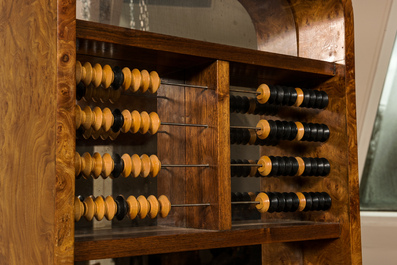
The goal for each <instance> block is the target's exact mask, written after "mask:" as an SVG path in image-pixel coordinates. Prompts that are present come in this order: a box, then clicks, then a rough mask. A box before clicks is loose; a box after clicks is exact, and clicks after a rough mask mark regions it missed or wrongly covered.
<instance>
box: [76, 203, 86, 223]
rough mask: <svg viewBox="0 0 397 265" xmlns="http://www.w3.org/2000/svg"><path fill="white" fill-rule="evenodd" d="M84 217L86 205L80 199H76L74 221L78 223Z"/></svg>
mask: <svg viewBox="0 0 397 265" xmlns="http://www.w3.org/2000/svg"><path fill="white" fill-rule="evenodd" d="M83 215H84V204H83V202H82V201H80V199H79V198H78V197H74V220H75V221H76V222H77V221H79V220H80V219H81V217H82V216H83Z"/></svg>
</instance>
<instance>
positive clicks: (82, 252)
mask: <svg viewBox="0 0 397 265" xmlns="http://www.w3.org/2000/svg"><path fill="white" fill-rule="evenodd" d="M340 230H341V228H340V225H339V223H321V222H297V221H285V220H283V221H281V222H280V221H274V222H269V223H248V224H247V223H244V224H236V225H233V227H232V230H229V231H214V230H202V229H191V228H175V227H166V226H154V227H144V228H142V227H137V228H128V229H127V228H123V229H121V228H119V229H117V228H116V229H111V230H110V229H106V230H95V231H92V230H91V231H76V233H75V237H76V238H75V261H82V260H92V259H104V258H109V257H126V256H138V255H149V254H161V253H171V252H175V251H177V252H180V251H193V250H200V249H210V248H223V247H235V246H242V245H259V244H264V243H274V242H294V241H307V240H317V239H334V238H339V236H340ZM105 249H106V251H104V250H105Z"/></svg>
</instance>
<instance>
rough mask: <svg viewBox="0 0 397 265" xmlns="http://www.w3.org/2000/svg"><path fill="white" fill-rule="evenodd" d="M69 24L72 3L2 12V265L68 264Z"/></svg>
mask: <svg viewBox="0 0 397 265" xmlns="http://www.w3.org/2000/svg"><path fill="white" fill-rule="evenodd" d="M66 7H67V8H66ZM74 16H75V8H74V1H70V2H68V3H66V2H63V3H59V5H57V4H56V2H51V3H49V2H47V1H30V2H29V3H28V2H26V1H12V2H4V3H3V4H2V8H1V11H0V17H1V19H0V20H1V25H2V26H1V27H0V32H1V35H2V36H3V38H2V40H3V41H2V49H1V51H0V54H1V56H2V58H3V59H2V60H1V66H0V69H2V70H1V71H2V74H1V78H0V84H1V90H0V94H1V96H2V99H3V100H2V101H1V103H0V112H1V117H2V121H3V122H2V124H1V125H0V127H1V128H0V131H1V137H0V139H1V140H0V146H1V158H2V161H3V163H4V164H3V166H2V167H1V169H0V171H1V177H0V186H1V192H0V194H1V202H0V212H1V213H2V217H1V221H0V222H1V223H0V237H1V240H0V242H1V243H0V260H1V262H0V263H2V264H72V263H73V251H74V249H73V243H74V220H73V219H74V218H73V215H71V213H72V212H73V205H74V203H73V198H72V196H74V173H73V159H74V140H73V138H74V130H73V123H72V121H73V108H72V105H71V104H70V103H72V102H73V99H74V97H75V95H74V92H73V90H74V84H73V83H74V82H72V79H71V78H72V77H74V73H73V72H74V60H75V18H74Z"/></svg>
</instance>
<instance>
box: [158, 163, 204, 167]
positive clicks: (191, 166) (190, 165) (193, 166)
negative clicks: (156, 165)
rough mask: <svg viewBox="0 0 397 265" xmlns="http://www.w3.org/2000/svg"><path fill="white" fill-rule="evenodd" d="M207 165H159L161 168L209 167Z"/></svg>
mask: <svg viewBox="0 0 397 265" xmlns="http://www.w3.org/2000/svg"><path fill="white" fill-rule="evenodd" d="M209 166H210V165H209V164H198V165H161V167H209Z"/></svg>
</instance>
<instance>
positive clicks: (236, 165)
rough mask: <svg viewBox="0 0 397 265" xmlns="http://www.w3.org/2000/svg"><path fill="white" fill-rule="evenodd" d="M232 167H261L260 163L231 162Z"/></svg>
mask: <svg viewBox="0 0 397 265" xmlns="http://www.w3.org/2000/svg"><path fill="white" fill-rule="evenodd" d="M230 166H231V167H261V166H263V165H260V164H230Z"/></svg>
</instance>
